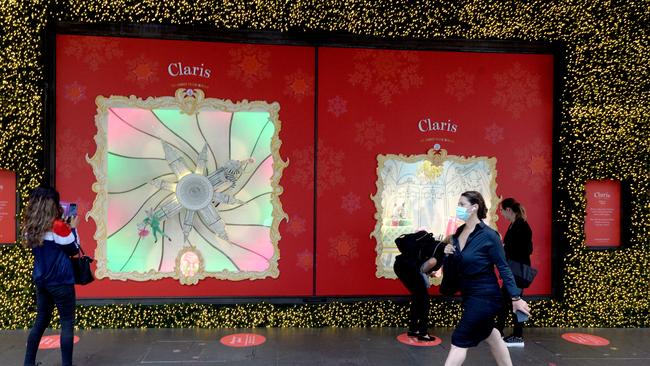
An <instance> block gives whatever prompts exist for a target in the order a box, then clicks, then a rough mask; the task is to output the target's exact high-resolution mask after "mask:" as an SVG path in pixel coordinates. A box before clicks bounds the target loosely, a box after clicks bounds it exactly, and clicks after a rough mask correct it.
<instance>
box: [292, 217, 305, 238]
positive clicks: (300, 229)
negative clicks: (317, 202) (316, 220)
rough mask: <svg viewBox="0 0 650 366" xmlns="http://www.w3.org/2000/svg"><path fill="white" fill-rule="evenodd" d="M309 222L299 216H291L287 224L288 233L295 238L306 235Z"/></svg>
mask: <svg viewBox="0 0 650 366" xmlns="http://www.w3.org/2000/svg"><path fill="white" fill-rule="evenodd" d="M306 223H307V221H306V220H305V219H304V218H303V217H301V216H298V215H291V216H290V217H289V220H288V222H287V232H288V233H289V234H291V235H293V236H299V235H301V234H302V233H304V232H305V231H306V230H307V228H306Z"/></svg>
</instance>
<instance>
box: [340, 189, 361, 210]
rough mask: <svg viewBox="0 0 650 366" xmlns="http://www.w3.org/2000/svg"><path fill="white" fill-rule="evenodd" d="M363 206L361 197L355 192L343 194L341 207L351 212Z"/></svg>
mask: <svg viewBox="0 0 650 366" xmlns="http://www.w3.org/2000/svg"><path fill="white" fill-rule="evenodd" d="M360 208H361V197H359V195H358V194H356V193H354V192H349V193H348V194H346V195H345V196H341V209H343V211H346V212H347V213H349V214H351V213H353V212H354V211H357V210H359V209H360Z"/></svg>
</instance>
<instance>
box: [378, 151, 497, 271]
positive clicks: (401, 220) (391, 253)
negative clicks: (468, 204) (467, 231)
mask: <svg viewBox="0 0 650 366" xmlns="http://www.w3.org/2000/svg"><path fill="white" fill-rule="evenodd" d="M496 162H497V160H496V158H493V157H492V158H489V157H475V156H472V157H464V156H453V155H447V151H446V150H444V149H443V150H433V149H431V150H429V151H428V152H427V154H418V155H408V156H407V155H402V154H399V155H394V154H387V155H381V154H380V155H377V182H376V186H377V193H376V194H375V195H374V196H373V195H371V196H370V198H371V199H372V200H373V201H374V203H375V208H376V212H375V220H376V224H375V229H374V230H373V232H372V233H371V234H370V236H371V237H374V238H375V240H376V241H377V245H376V247H375V251H376V253H377V256H376V260H375V264H376V273H375V275H376V276H377V278H397V276H396V275H395V272H394V271H393V263H394V261H395V257H396V256H397V255H398V254H399V251H398V250H397V246H396V245H395V238H397V237H398V236H400V235H402V234H406V233H411V232H415V231H417V230H420V229H423V230H427V231H429V232H432V233H433V234H434V235H436V236H437V237H439V238H443V237H445V236H446V235H449V234H450V231H452V230H455V228H456V227H457V225H458V224H460V222H458V221H457V220H456V218H455V208H456V206H457V202H458V198H459V197H460V194H461V193H462V192H465V191H469V190H475V191H479V192H481V194H482V195H483V196H484V198H485V200H486V204H487V205H488V217H487V218H486V219H485V222H486V223H487V224H488V225H491V226H493V227H495V228H496V221H497V220H498V216H497V213H496V207H497V205H498V203H499V198H498V197H497V194H496V187H497V183H496V176H497V170H496Z"/></svg>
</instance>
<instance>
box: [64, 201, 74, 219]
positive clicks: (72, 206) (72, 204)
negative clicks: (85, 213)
mask: <svg viewBox="0 0 650 366" xmlns="http://www.w3.org/2000/svg"><path fill="white" fill-rule="evenodd" d="M66 216H68V217H74V216H77V204H76V203H70V205H69V206H68V214H67V215H66Z"/></svg>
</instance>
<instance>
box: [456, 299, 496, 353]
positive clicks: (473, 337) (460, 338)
mask: <svg viewBox="0 0 650 366" xmlns="http://www.w3.org/2000/svg"><path fill="white" fill-rule="evenodd" d="M502 304H503V299H502V298H501V296H481V297H478V296H468V297H467V298H463V316H462V317H461V318H460V322H458V325H457V326H456V329H455V330H454V333H453V334H452V335H451V344H453V345H454V346H456V347H461V348H469V347H476V346H477V345H478V344H479V343H481V341H483V340H485V339H486V338H487V337H489V336H490V334H491V333H492V329H494V324H495V317H496V316H497V314H499V312H500V311H501V307H502Z"/></svg>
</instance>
